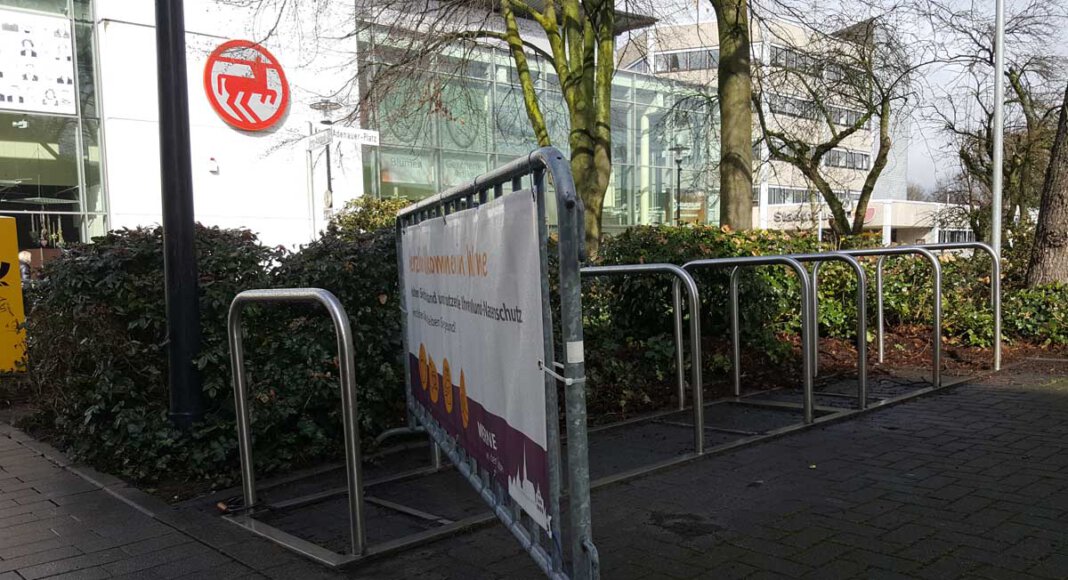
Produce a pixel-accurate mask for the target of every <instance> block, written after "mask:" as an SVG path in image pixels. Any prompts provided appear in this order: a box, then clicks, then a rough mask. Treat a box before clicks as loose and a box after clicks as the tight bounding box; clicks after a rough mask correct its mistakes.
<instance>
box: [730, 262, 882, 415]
mask: <svg viewBox="0 0 1068 580" xmlns="http://www.w3.org/2000/svg"><path fill="white" fill-rule="evenodd" d="M790 257H791V258H793V259H795V260H797V261H798V262H814V263H815V264H814V265H813V267H812V279H811V284H812V291H811V292H810V293H809V295H810V297H811V299H812V306H811V307H810V308H809V314H810V315H811V316H812V321H811V324H809V331H810V332H811V333H812V376H816V375H818V374H819V365H820V354H819V347H820V343H819V267H820V266H821V265H822V264H823V263H824V262H829V261H839V262H845V263H846V264H847V265H848V266H849V267H850V268H852V270H853V273H854V274H856V276H857V330H856V332H857V397H858V402H857V406H858V408H860V409H865V408H867V406H868V306H867V305H868V282H867V275H866V274H865V273H864V267H863V266H861V265H860V262H858V261H857V259H856V258H854V257H853V256H850V255H849V254H847V253H844V252H821V253H813V254H791V255H790ZM731 291H732V292H736V291H737V290H736V288H735V286H734V285H732V286H731ZM733 305H734V306H737V299H735V301H734V302H733Z"/></svg>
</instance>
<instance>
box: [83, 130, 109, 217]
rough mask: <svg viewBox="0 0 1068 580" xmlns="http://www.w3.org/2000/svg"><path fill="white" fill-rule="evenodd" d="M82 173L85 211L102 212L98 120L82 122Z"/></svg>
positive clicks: (103, 200)
mask: <svg viewBox="0 0 1068 580" xmlns="http://www.w3.org/2000/svg"><path fill="white" fill-rule="evenodd" d="M82 163H83V169H82V172H83V173H82V175H83V176H84V178H85V200H84V201H85V211H89V212H103V211H107V209H106V208H105V207H104V203H105V197H106V196H105V195H104V185H103V179H102V178H101V170H100V167H101V150H100V122H99V121H97V120H95V119H85V120H84V121H83V122H82Z"/></svg>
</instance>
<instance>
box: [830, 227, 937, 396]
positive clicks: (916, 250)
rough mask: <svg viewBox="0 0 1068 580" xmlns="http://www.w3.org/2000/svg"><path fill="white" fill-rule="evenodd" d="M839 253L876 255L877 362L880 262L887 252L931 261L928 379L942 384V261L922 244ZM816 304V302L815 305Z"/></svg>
mask: <svg viewBox="0 0 1068 580" xmlns="http://www.w3.org/2000/svg"><path fill="white" fill-rule="evenodd" d="M839 253H841V254H848V255H850V256H853V257H857V258H860V257H866V256H874V257H878V258H879V266H878V267H877V268H876V271H875V308H876V310H877V311H878V314H877V325H878V328H879V337H878V338H879V362H882V361H883V332H882V329H883V275H882V267H881V265H882V262H883V260H885V259H886V258H888V257H890V256H902V255H908V254H919V255H920V256H922V257H924V258H925V259H926V260H927V262H928V263H929V264H931V271H932V274H933V276H934V313H933V314H934V321H933V324H932V331H931V334H932V345H931V353H932V354H931V358H932V361H931V363H932V364H931V366H932V370H931V382H932V383H933V384H934V385H935V386H936V387H940V386H942V264H941V263H940V262H939V261H938V257H937V256H935V255H934V254H933V253H932V252H931V251H930V250H929V249H928V248H927V247H925V246H893V247H888V248H866V249H860V250H840V251H839ZM812 276H813V279H814V283H818V277H819V264H818V263H817V264H816V267H815V268H814V271H813V274H812ZM818 306H819V305H816V307H817V308H818ZM815 339H816V340H817V341H818V340H819V328H816V334H815Z"/></svg>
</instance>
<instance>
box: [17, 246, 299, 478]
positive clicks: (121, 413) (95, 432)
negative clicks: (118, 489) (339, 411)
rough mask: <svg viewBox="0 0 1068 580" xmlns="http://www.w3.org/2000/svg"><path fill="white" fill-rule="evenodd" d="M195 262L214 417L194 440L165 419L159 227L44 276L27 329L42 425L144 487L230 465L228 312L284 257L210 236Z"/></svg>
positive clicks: (74, 253) (202, 365) (88, 252)
mask: <svg viewBox="0 0 1068 580" xmlns="http://www.w3.org/2000/svg"><path fill="white" fill-rule="evenodd" d="M196 253H197V258H198V261H199V264H198V268H199V276H200V312H201V318H202V320H203V330H202V333H201V344H202V352H201V355H200V358H198V359H197V360H196V364H197V366H198V368H199V369H200V373H201V376H202V377H203V385H204V392H205V405H206V411H207V416H206V419H205V421H204V422H203V423H202V424H200V425H198V426H197V427H196V428H195V429H193V430H192V431H190V432H188V433H182V432H179V431H177V430H176V429H174V428H172V427H171V426H170V423H169V422H168V419H167V401H168V391H167V373H166V368H167V359H166V348H165V340H166V316H165V304H164V298H163V288H164V281H163V259H162V256H163V249H162V231H161V230H160V228H144V229H136V230H122V231H116V232H112V233H110V234H108V235H106V236H104V237H102V238H97V240H96V243H94V244H90V245H79V246H75V247H73V248H72V249H71V250H70V251H69V252H66V253H65V254H64V255H63V256H62V257H61V258H58V259H56V260H54V261H52V262H49V263H48V264H47V265H46V266H45V268H44V272H43V273H44V276H43V278H44V281H42V282H41V283H40V284H39V285H37V287H36V289H35V290H34V291H33V292H34V293H33V295H32V296H31V303H32V304H33V307H32V310H31V312H30V315H29V317H28V323H27V324H28V337H29V339H28V340H29V345H28V346H29V348H28V363H29V368H30V374H29V378H30V383H31V386H32V388H33V390H34V398H35V402H36V404H37V406H38V407H39V409H40V413H39V415H38V420H39V421H43V422H46V423H47V424H49V425H50V426H51V428H52V430H53V432H54V434H55V435H56V437H57V438H58V439H59V442H60V443H61V444H62V445H64V446H66V447H68V448H69V450H70V451H71V452H72V454H73V455H74V456H75V457H76V458H78V459H81V460H84V461H87V462H89V463H91V464H93V465H97V466H99V467H100V468H101V469H104V470H107V471H109V472H112V473H117V474H121V475H124V476H127V477H131V478H133V479H139V480H145V479H152V478H154V477H159V476H161V475H168V474H175V473H188V474H190V475H191V476H192V477H194V478H206V477H212V476H214V475H215V474H216V473H217V470H218V469H219V467H220V465H227V464H228V463H229V460H230V459H232V458H233V453H234V449H235V435H234V430H233V423H232V419H231V417H232V411H233V405H232V401H231V389H230V386H229V385H230V371H229V364H228V360H229V354H228V352H229V349H228V346H227V338H226V316H227V309H228V307H229V304H230V301H231V300H232V299H233V297H234V295H235V294H236V293H237V292H238V291H240V290H244V289H246V288H251V287H263V286H266V285H268V284H269V278H268V272H267V270H266V267H265V266H266V264H268V263H270V262H271V261H272V260H274V259H276V258H277V257H278V255H277V253H276V252H275V251H274V250H271V249H268V248H265V247H263V246H261V245H260V244H259V243H258V242H257V240H256V237H255V236H254V235H253V234H251V233H250V232H247V231H241V230H220V229H218V228H204V227H198V228H197V232H196ZM258 435H262V434H258ZM259 443H261V444H262V443H269V442H268V441H259ZM227 466H228V467H232V465H227Z"/></svg>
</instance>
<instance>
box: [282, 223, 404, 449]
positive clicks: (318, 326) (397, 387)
mask: <svg viewBox="0 0 1068 580" xmlns="http://www.w3.org/2000/svg"><path fill="white" fill-rule="evenodd" d="M274 278H275V280H276V282H277V284H279V285H285V286H292V287H298V286H300V287H314V288H324V289H326V290H329V291H330V292H333V293H334V295H336V296H337V297H338V299H339V300H340V301H341V304H342V305H344V307H345V310H346V311H347V313H348V315H349V321H350V325H351V328H352V335H353V346H354V347H355V350H356V360H355V361H354V362H355V366H354V369H355V374H356V381H357V386H358V388H359V392H358V395H357V397H358V398H357V404H358V406H359V413H360V421H361V423H360V428H361V432H362V433H363V434H364V435H365V436H369V435H376V434H378V433H379V432H381V431H382V430H383V429H386V428H388V427H392V426H395V425H396V424H397V422H398V420H399V419H400V418H402V417H403V412H404V391H403V390H402V387H403V384H404V363H403V361H404V358H403V353H402V345H401V324H402V321H401V312H400V302H399V299H400V292H399V289H398V286H397V282H398V280H397V246H396V236H395V235H394V231H393V230H392V229H382V230H379V231H378V232H377V233H373V234H352V233H349V232H346V231H345V230H340V229H338V228H336V227H331V228H330V229H329V230H328V231H327V232H326V233H325V234H324V235H323V236H322V237H321V238H319V239H318V240H316V241H315V242H313V243H311V244H309V245H308V246H305V247H304V248H302V249H301V251H300V252H297V253H294V254H291V255H289V256H287V257H286V258H284V259H283V260H282V262H281V264H280V266H279V267H278V268H277V270H276V271H275V273H274ZM295 310H296V311H297V312H300V311H301V309H295ZM287 316H291V315H287ZM297 320H299V321H300V324H302V325H306V327H307V329H308V335H309V336H311V337H317V340H316V341H315V345H316V348H317V349H318V351H317V352H319V353H321V354H319V356H320V359H322V358H325V359H326V360H333V359H334V357H335V356H336V352H337V344H336V342H335V341H334V331H333V328H332V325H331V323H330V321H329V320H328V319H327V317H326V316H325V315H324V313H323V312H321V311H319V312H312V313H308V314H307V315H305V316H301V317H300V318H298V319H297ZM286 334H288V332H287V333H277V334H276V335H275V336H273V337H272V336H270V335H265V337H264V338H265V340H266V341H268V342H270V344H269V345H265V348H269V349H270V351H271V352H272V353H273V354H272V356H275V357H279V358H286V357H289V358H292V359H293V361H292V362H293V364H294V365H297V366H299V365H301V361H304V360H308V357H309V353H308V352H307V350H306V349H310V348H312V347H310V346H305V347H303V348H302V347H301V345H299V344H294V343H293V342H292V341H290V340H288V339H287V338H286V337H285V335H286ZM303 339H304V341H303V342H302V344H306V343H307V342H308V341H307V336H305V337H303ZM326 375H327V376H323V377H322V379H323V380H324V382H323V384H322V388H323V389H325V391H324V393H323V397H322V399H323V401H324V403H325V404H326V405H327V406H328V407H329V408H330V412H334V410H335V409H337V410H339V409H340V407H339V405H338V403H337V401H338V393H337V375H336V369H331V370H330V371H329V372H328V373H326ZM292 380H296V381H298V382H299V381H300V380H301V379H300V378H299V377H294V378H293V379H292ZM267 384H269V383H267V382H265V383H264V385H265V386H266V385H267ZM338 412H339V411H338ZM312 415H313V416H315V414H314V413H312ZM329 424H330V425H332V426H335V427H336V428H340V425H341V423H340V416H338V418H337V420H336V421H334V420H331V421H329Z"/></svg>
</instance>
